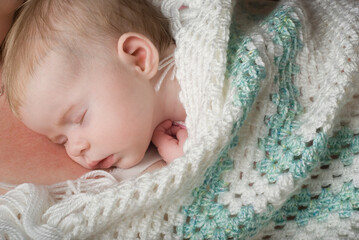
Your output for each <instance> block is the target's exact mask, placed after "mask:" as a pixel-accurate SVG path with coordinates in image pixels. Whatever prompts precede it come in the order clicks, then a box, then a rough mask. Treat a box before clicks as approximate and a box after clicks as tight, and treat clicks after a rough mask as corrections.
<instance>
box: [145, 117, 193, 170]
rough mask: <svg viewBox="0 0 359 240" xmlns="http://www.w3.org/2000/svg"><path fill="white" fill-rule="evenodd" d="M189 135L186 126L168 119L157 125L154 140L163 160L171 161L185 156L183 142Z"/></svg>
mask: <svg viewBox="0 0 359 240" xmlns="http://www.w3.org/2000/svg"><path fill="white" fill-rule="evenodd" d="M187 137H188V133H187V129H186V128H185V127H184V126H182V125H178V124H174V123H173V122H172V121H171V120H166V121H164V122H162V123H161V124H160V125H158V126H157V127H156V129H155V131H154V132H153V136H152V142H153V144H154V145H155V146H156V147H157V150H158V153H159V154H160V155H161V157H162V158H163V160H164V161H166V162H167V163H171V162H172V161H173V160H174V159H176V158H178V157H181V156H183V154H184V153H183V144H184V142H185V141H186V139H187Z"/></svg>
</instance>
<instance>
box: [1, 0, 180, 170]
mask: <svg viewBox="0 0 359 240" xmlns="http://www.w3.org/2000/svg"><path fill="white" fill-rule="evenodd" d="M174 48H175V44H174V41H173V39H172V37H171V34H170V30H169V23H168V21H167V19H166V18H165V17H164V16H162V14H161V13H160V11H158V10H157V9H155V8H154V7H153V6H152V5H151V4H150V3H148V2H147V1H145V0H136V1H133V0H121V1H118V0H106V1H102V0H77V1H64V0H29V1H27V2H26V3H25V4H24V6H23V9H22V11H21V13H20V15H19V17H18V19H17V21H16V22H15V24H14V26H13V28H12V30H11V31H10V33H9V36H8V39H7V45H6V48H5V58H4V67H3V81H4V86H5V91H6V94H7V97H8V101H9V104H10V106H11V109H12V110H13V112H14V113H15V115H16V116H17V117H18V118H19V119H20V120H21V121H22V122H23V123H24V124H25V125H26V126H27V127H29V128H30V129H32V130H33V131H35V132H37V133H40V134H43V135H45V136H47V137H48V138H49V139H50V140H51V141H53V142H54V143H57V144H61V145H64V147H65V149H66V151H67V153H68V155H69V156H70V157H71V158H72V159H73V160H74V161H75V162H77V163H79V164H81V165H82V166H84V167H86V168H89V169H107V168H111V167H118V168H122V169H128V168H132V167H134V166H135V165H138V164H139V163H140V162H141V160H142V159H143V158H144V155H145V153H146V150H147V149H148V147H149V145H150V143H151V141H152V143H153V144H154V145H155V146H156V147H157V150H158V152H159V154H160V156H161V157H162V159H163V160H164V161H165V163H166V164H168V163H170V162H171V161H173V160H174V159H176V158H178V157H180V156H182V155H183V154H184V153H183V144H184V142H185V140H186V138H187V130H186V128H185V127H184V126H183V125H182V124H180V123H179V122H183V121H184V120H185V118H186V112H185V110H184V107H183V106H182V103H181V102H180V100H179V97H178V95H179V92H180V86H179V84H178V81H177V80H176V79H175V74H174V73H175V72H174V71H175V69H174V68H175V67H174V66H175V65H174V59H173V51H174ZM151 164H152V163H151Z"/></svg>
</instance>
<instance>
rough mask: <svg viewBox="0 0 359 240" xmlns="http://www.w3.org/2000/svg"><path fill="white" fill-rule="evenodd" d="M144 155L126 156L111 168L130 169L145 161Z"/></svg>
mask: <svg viewBox="0 0 359 240" xmlns="http://www.w3.org/2000/svg"><path fill="white" fill-rule="evenodd" d="M143 157H144V154H143V155H140V154H137V155H135V156H125V157H121V158H120V159H119V160H118V161H117V162H116V163H115V164H114V165H112V167H111V168H121V169H128V168H132V167H134V166H136V165H137V164H139V163H140V162H141V160H142V159H143Z"/></svg>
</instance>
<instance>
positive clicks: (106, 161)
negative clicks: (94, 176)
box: [96, 154, 115, 169]
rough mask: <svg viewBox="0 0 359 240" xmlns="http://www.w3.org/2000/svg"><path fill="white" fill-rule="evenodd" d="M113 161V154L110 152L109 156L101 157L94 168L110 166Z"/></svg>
mask: <svg viewBox="0 0 359 240" xmlns="http://www.w3.org/2000/svg"><path fill="white" fill-rule="evenodd" d="M114 163H115V158H114V155H113V154H111V155H110V156H108V157H106V158H104V159H102V160H101V161H100V162H99V163H98V164H97V166H96V168H101V169H106V168H110V167H112V165H113V164H114Z"/></svg>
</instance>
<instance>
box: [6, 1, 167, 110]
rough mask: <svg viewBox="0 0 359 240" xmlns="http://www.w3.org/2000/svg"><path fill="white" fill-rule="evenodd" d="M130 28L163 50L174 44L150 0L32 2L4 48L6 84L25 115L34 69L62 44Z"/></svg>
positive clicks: (15, 105)
mask: <svg viewBox="0 0 359 240" xmlns="http://www.w3.org/2000/svg"><path fill="white" fill-rule="evenodd" d="M126 32H138V33H141V34H143V35H145V36H146V37H148V38H149V39H150V40H151V41H152V42H153V44H154V45H155V46H156V47H157V49H158V50H159V53H160V55H161V52H163V51H164V50H165V49H166V48H168V47H169V45H170V44H171V43H172V42H173V39H172V37H171V34H170V30H169V22H168V19H166V18H165V17H164V16H163V15H162V14H161V12H160V11H159V10H158V9H156V8H155V7H154V6H152V5H151V4H150V3H148V2H147V1H146V0H28V1H27V2H25V3H24V5H23V6H22V9H21V10H20V13H19V15H18V17H17V19H16V21H15V23H14V25H13V27H12V28H11V30H10V32H9V34H8V36H7V39H6V43H5V48H4V53H3V54H4V65H3V84H4V87H5V91H6V94H7V99H8V102H9V104H10V108H11V109H12V111H13V112H14V113H15V115H16V116H17V117H19V108H20V107H21V105H22V104H23V101H24V100H23V99H22V98H23V96H24V89H25V87H26V84H27V81H28V80H29V78H30V77H31V76H32V75H33V73H34V68H35V67H36V66H37V65H38V64H39V63H40V62H41V59H42V58H44V57H45V56H46V53H47V52H48V51H49V50H51V49H53V48H54V47H56V46H63V47H67V48H69V49H73V48H75V47H76V42H78V40H79V39H86V41H89V40H90V41H93V42H96V43H100V44H101V43H104V42H106V41H107V42H108V41H109V40H116V39H117V40H118V38H119V37H120V36H121V35H122V34H123V33H126Z"/></svg>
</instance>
